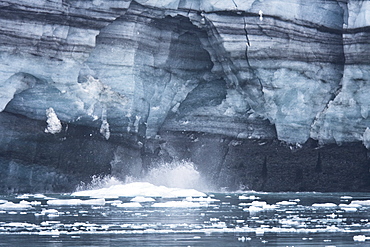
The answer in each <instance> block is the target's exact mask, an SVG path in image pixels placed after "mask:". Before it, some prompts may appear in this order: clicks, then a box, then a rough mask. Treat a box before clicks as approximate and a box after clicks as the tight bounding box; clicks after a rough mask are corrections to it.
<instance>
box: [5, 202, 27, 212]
mask: <svg viewBox="0 0 370 247" xmlns="http://www.w3.org/2000/svg"><path fill="white" fill-rule="evenodd" d="M31 208H33V207H32V206H31V205H30V204H29V203H21V202H20V203H13V202H6V203H4V204H1V205H0V209H1V210H24V209H31Z"/></svg>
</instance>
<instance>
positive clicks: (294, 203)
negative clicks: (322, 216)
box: [276, 201, 297, 206]
mask: <svg viewBox="0 0 370 247" xmlns="http://www.w3.org/2000/svg"><path fill="white" fill-rule="evenodd" d="M276 204H277V205H282V206H293V205H297V203H296V202H290V201H281V202H277V203H276Z"/></svg>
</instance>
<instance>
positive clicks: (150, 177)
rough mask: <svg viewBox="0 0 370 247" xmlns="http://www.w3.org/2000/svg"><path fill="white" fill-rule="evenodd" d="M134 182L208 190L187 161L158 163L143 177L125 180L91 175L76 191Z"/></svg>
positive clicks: (193, 167)
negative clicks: (88, 181)
mask: <svg viewBox="0 0 370 247" xmlns="http://www.w3.org/2000/svg"><path fill="white" fill-rule="evenodd" d="M135 182H148V183H151V184H153V185H155V186H165V187H168V188H180V189H196V190H200V191H210V190H209V189H210V187H209V186H208V185H207V182H206V181H205V180H204V179H203V177H202V176H201V174H200V173H199V171H197V169H196V167H195V165H194V164H193V163H192V162H189V161H175V162H171V163H160V164H157V165H154V166H153V167H151V168H150V169H149V170H148V172H147V173H146V175H145V176H144V177H142V178H134V177H130V176H128V177H126V179H125V181H121V180H119V179H117V178H116V177H114V176H111V175H109V176H104V177H101V176H93V177H92V180H91V182H90V183H89V184H85V183H81V184H80V185H79V186H78V187H77V189H76V191H83V190H97V189H102V188H109V187H113V186H115V185H123V184H130V183H135Z"/></svg>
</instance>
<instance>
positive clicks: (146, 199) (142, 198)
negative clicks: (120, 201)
mask: <svg viewBox="0 0 370 247" xmlns="http://www.w3.org/2000/svg"><path fill="white" fill-rule="evenodd" d="M130 201H131V202H155V199H154V198H151V197H145V196H136V197H134V198H132V199H131V200H130Z"/></svg>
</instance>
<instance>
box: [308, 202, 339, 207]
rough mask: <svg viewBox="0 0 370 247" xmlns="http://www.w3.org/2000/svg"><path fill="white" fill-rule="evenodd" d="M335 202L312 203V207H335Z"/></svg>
mask: <svg viewBox="0 0 370 247" xmlns="http://www.w3.org/2000/svg"><path fill="white" fill-rule="evenodd" d="M336 206H337V204H335V203H330V202H328V203H314V204H312V207H315V208H333V207H336Z"/></svg>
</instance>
